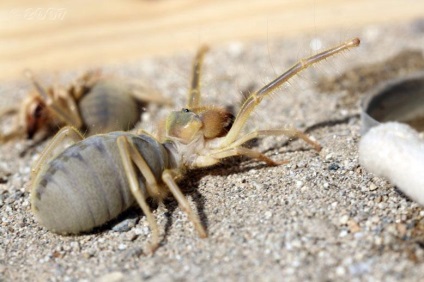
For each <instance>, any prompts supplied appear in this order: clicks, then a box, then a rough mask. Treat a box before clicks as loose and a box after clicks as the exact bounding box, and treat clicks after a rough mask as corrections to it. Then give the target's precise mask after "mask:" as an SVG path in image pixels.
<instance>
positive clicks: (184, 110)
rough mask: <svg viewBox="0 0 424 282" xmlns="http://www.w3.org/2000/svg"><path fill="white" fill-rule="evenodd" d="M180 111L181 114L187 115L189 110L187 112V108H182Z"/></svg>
mask: <svg viewBox="0 0 424 282" xmlns="http://www.w3.org/2000/svg"><path fill="white" fill-rule="evenodd" d="M181 111H182V112H183V113H189V112H190V110H189V109H187V108H183V109H182V110H181Z"/></svg>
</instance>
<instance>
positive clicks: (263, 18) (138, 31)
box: [0, 0, 424, 80]
mask: <svg viewBox="0 0 424 282" xmlns="http://www.w3.org/2000/svg"><path fill="white" fill-rule="evenodd" d="M423 11H424V1H420V0H410V1H406V2H405V1H401V0H395V1H393V0H392V1H390V0H373V1H369V0H345V1H340V0H320V1H318V0H316V1H313V0H293V1H281V0H280V1H277V0H231V1H225V0H214V1H213V0H202V1H198V0H197V1H196V0H179V1H170V0H162V1H153V0H151V1H131V0H123V1H122V0H109V1H101V0H93V1H90V5H87V1H81V0H79V1H50V0H41V1H38V2H37V4H34V2H33V1H29V0H21V1H9V0H7V1H3V2H2V3H1V4H0V80H4V79H16V78H19V77H21V74H22V70H23V69H25V68H30V69H33V70H36V71H37V72H42V71H58V70H71V69H76V68H83V67H90V66H98V65H105V64H111V63H117V62H125V61H130V60H135V59H139V58H143V57H150V56H157V55H165V54H166V55H169V54H172V53H174V52H179V51H182V50H187V49H195V48H197V46H199V45H200V44H201V43H207V44H210V45H214V44H222V43H225V42H229V41H235V40H256V39H266V38H267V37H269V38H271V39H273V38H277V37H281V36H291V35H294V34H299V33H314V32H319V31H322V30H326V29H331V28H339V29H341V30H344V29H345V30H346V33H347V34H348V33H349V30H352V29H354V28H357V27H361V26H364V25H367V24H373V23H383V22H396V21H407V20H411V19H414V18H417V17H420V16H422V15H423ZM349 36H350V34H348V35H346V37H349Z"/></svg>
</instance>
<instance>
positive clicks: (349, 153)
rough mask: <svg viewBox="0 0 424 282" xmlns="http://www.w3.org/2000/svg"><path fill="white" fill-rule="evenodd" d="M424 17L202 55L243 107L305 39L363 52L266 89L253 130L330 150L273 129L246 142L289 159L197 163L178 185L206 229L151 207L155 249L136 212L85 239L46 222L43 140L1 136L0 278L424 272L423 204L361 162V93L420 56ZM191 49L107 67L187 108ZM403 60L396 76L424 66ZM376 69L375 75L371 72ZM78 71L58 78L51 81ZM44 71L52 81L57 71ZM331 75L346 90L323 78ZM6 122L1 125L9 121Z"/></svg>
mask: <svg viewBox="0 0 424 282" xmlns="http://www.w3.org/2000/svg"><path fill="white" fill-rule="evenodd" d="M423 26H424V25H423V22H422V21H421V22H420V21H416V22H413V23H409V24H405V25H397V26H372V27H368V28H366V29H363V30H351V31H349V34H347V33H348V32H346V31H340V30H335V31H333V32H330V31H328V32H326V33H325V34H314V35H311V36H299V37H295V38H283V39H272V38H271V39H270V40H268V42H256V43H249V44H242V43H232V44H229V45H225V46H220V47H216V48H213V49H211V51H210V52H209V53H208V55H207V58H206V61H205V69H204V77H203V78H204V79H203V84H202V87H203V88H202V89H203V94H204V96H203V97H204V101H205V102H207V103H212V104H218V105H224V106H234V107H235V108H236V109H237V108H238V106H239V104H240V100H241V94H240V92H241V91H245V90H246V89H249V87H252V86H253V87H254V88H259V87H261V86H262V85H264V84H265V83H266V82H268V81H270V80H271V79H272V78H274V77H276V75H277V74H279V73H282V72H283V71H284V69H286V68H287V67H288V66H290V65H291V64H292V63H294V62H295V61H296V60H297V59H299V58H301V57H303V56H305V55H310V54H312V53H313V52H314V51H312V50H311V49H310V48H309V44H310V42H315V43H314V44H317V43H319V44H321V45H322V47H330V46H333V45H335V44H337V43H339V42H340V41H343V40H344V39H348V38H349V37H350V35H354V36H359V37H360V38H361V40H362V45H361V47H360V48H358V49H355V50H353V51H351V52H348V53H344V54H343V55H341V56H338V57H337V58H332V59H329V60H328V61H327V62H324V63H321V64H319V66H317V67H314V68H311V69H309V70H308V71H306V72H304V73H302V75H300V76H298V77H297V78H296V79H294V81H293V82H292V83H291V84H290V86H287V87H283V89H282V90H280V91H278V92H277V93H275V94H274V95H272V97H270V98H268V99H265V100H264V101H263V102H262V104H261V105H260V106H259V107H258V110H257V111H256V112H255V113H254V115H253V118H252V119H251V121H250V122H249V124H248V126H247V129H248V130H249V129H250V130H253V129H255V128H262V129H266V128H278V127H282V126H283V125H287V124H290V125H294V126H296V127H299V128H301V129H303V130H307V131H308V133H309V134H310V135H311V136H313V137H314V138H315V139H316V140H317V141H318V142H319V143H320V144H321V145H322V146H323V150H322V151H321V152H320V153H316V152H315V151H314V150H312V149H311V148H310V147H309V146H308V145H307V144H305V143H303V142H301V141H298V140H295V141H292V142H287V138H285V137H268V138H265V139H260V140H258V141H257V142H254V143H253V144H252V146H253V147H254V148H255V149H257V150H260V151H262V152H265V153H266V154H267V155H268V156H270V157H272V158H275V159H276V160H283V159H287V160H290V163H289V164H288V165H282V166H277V167H268V166H266V165H264V164H262V163H257V162H255V161H251V160H247V159H239V158H235V159H231V160H228V161H225V162H224V163H223V164H221V165H218V166H215V167H211V168H208V169H203V170H197V171H193V172H189V173H188V177H187V179H185V180H183V181H182V182H181V183H180V186H181V187H182V189H183V190H184V193H185V195H186V196H187V198H188V199H189V201H190V203H191V204H192V206H193V208H194V209H196V210H197V211H198V213H199V214H200V217H201V219H202V221H203V223H204V225H205V226H206V227H207V230H208V234H209V237H208V238H207V239H200V238H199V237H198V236H197V234H196V232H195V230H194V228H193V226H192V224H191V223H190V222H189V221H188V220H187V217H186V215H185V213H184V212H183V211H182V210H181V209H180V208H179V207H178V205H177V204H176V202H175V201H174V200H173V199H172V198H171V199H169V200H167V201H166V202H165V205H164V207H158V208H155V209H154V214H155V216H156V218H157V220H158V223H159V227H160V231H161V238H162V243H161V246H160V248H159V249H158V250H157V251H156V253H155V254H154V255H148V254H146V253H147V250H148V242H149V240H150V238H151V235H150V231H149V228H148V224H147V221H146V218H145V217H144V216H143V215H142V213H141V211H139V209H133V210H131V211H129V212H127V213H125V214H123V215H122V216H121V217H120V218H119V219H117V220H115V221H113V222H112V223H110V224H108V225H106V226H104V227H102V228H100V229H97V230H95V231H93V232H91V233H89V234H85V235H80V236H60V235H56V234H53V233H51V232H49V231H47V230H46V229H44V228H43V227H41V226H40V225H39V224H38V223H37V222H36V221H35V219H34V217H33V215H32V213H31V210H30V202H29V192H28V189H29V172H30V165H31V164H32V163H33V162H34V160H36V159H37V157H38V156H39V155H40V153H41V152H42V150H43V148H44V147H45V145H46V144H47V143H46V142H42V143H40V144H38V145H36V146H31V144H32V143H31V142H29V141H24V140H17V141H14V142H9V143H7V144H3V145H1V147H0V157H1V159H0V236H1V237H0V238H1V239H0V280H1V281H3V280H4V281H24V280H26V281H29V280H32V281H93V280H94V281H169V280H171V281H173V280H178V281H181V280H189V281H194V280H196V281H211V280H218V279H219V280H221V281H235V280H237V281H238V280H240V281H258V280H261V281H281V279H284V280H285V281H299V280H300V281H305V280H312V281H329V280H339V281H346V280H353V281H362V280H366V281H375V280H377V281H379V280H380V281H381V280H384V281H419V280H421V279H420V278H422V277H424V250H423V246H424V210H423V209H422V208H421V207H420V206H419V205H418V204H416V203H414V202H412V201H411V200H409V199H408V198H406V197H405V196H404V195H402V193H400V192H399V191H398V190H397V189H396V188H394V187H393V186H392V185H390V184H389V183H388V182H387V181H385V180H384V179H380V178H377V177H374V176H373V175H371V174H369V173H367V172H366V171H364V170H363V169H362V168H361V167H360V165H359V163H358V154H357V144H358V141H359V140H360V135H359V129H360V120H359V116H358V114H359V107H358V101H359V99H360V97H361V96H362V94H363V93H364V92H366V90H367V89H369V88H371V87H372V86H373V85H375V84H376V83H377V82H378V81H379V80H381V79H386V78H387V76H386V75H385V74H386V73H387V69H388V68H389V67H390V66H391V64H392V63H391V62H392V61H393V60H392V58H393V56H396V55H397V54H399V52H405V50H411V49H413V50H418V53H417V52H416V51H407V53H408V52H410V53H411V54H415V55H414V56H416V55H417V54H418V59H416V60H415V59H414V60H413V62H415V61H419V58H422V56H421V57H420V56H419V55H420V54H421V55H422V51H423V49H424V27H423ZM192 57H193V54H189V53H185V54H181V55H179V56H175V57H172V58H161V59H151V60H144V61H140V62H134V64H132V65H128V66H116V67H109V68H107V69H105V71H106V72H110V73H114V74H117V75H122V76H131V77H142V78H143V79H145V80H146V81H150V82H151V84H152V85H154V86H155V87H157V88H158V89H159V90H160V91H161V92H162V93H163V94H164V95H166V96H167V97H170V99H172V100H174V101H175V103H176V105H177V108H181V107H182V106H183V105H184V100H185V96H186V91H187V85H188V80H189V72H190V67H191V59H192ZM398 61H399V60H398ZM406 61H407V60H406ZM402 62H403V61H402V60H400V62H399V63H398V65H397V68H398V69H396V70H395V71H394V72H392V73H391V75H392V76H398V75H405V74H406V73H408V72H411V71H414V70H415V69H416V68H417V67H416V66H415V65H414V66H412V67H411V66H409V65H408V66H406V65H403V63H402ZM370 66H373V68H371V67H370ZM378 66H379V67H378ZM370 69H372V70H375V71H374V72H371V74H370V73H369V70H370ZM352 70H354V71H352ZM361 71H362V72H364V73H365V74H366V75H365V76H364V75H361V73H362V72H361ZM367 71H368V72H367ZM346 74H350V75H346ZM74 77H75V74H59V75H58V78H57V79H59V81H60V80H62V81H63V82H66V81H69V80H71V79H72V78H74ZM41 79H43V81H44V82H45V83H48V82H50V81H52V80H53V79H54V78H53V77H42V78H41ZM369 79H371V80H369ZM334 83H336V84H337V85H338V87H329V85H330V86H331V85H332V84H334ZM367 83H368V87H364V84H367ZM29 88H30V86H29V85H28V83H27V82H26V81H18V82H13V83H12V82H11V83H8V84H3V85H0V91H1V97H2V99H3V97H4V100H3V101H5V103H13V102H17V101H19V99H22V97H23V96H24V95H25V93H26V91H27V90H28V89H29ZM168 111H169V109H167V108H161V107H158V106H155V105H151V106H149V107H148V108H147V113H146V114H144V115H143V125H144V127H146V128H154V126H153V124H155V121H157V120H158V119H160V118H162V117H164V116H165V115H166V113H167V112H168ZM2 126H3V127H4V128H3V130H6V129H7V128H6V127H7V126H8V125H7V124H5V122H3V123H2ZM28 148H29V149H28ZM394 165H396V164H394Z"/></svg>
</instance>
